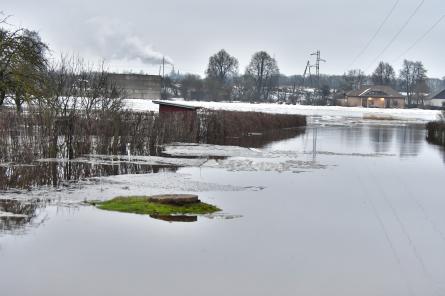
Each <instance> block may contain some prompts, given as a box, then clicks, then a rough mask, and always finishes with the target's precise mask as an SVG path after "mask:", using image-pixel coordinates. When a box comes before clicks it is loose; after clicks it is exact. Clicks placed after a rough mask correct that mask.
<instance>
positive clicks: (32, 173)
mask: <svg viewBox="0 0 445 296" xmlns="http://www.w3.org/2000/svg"><path fill="white" fill-rule="evenodd" d="M176 169H177V168H176V167H172V166H153V165H143V164H135V163H118V164H93V163H87V162H78V161H51V162H33V163H32V164H30V165H7V166H3V167H0V190H8V189H28V190H31V189H32V188H33V187H38V186H53V187H59V186H65V187H66V186H69V185H70V183H73V182H76V181H79V180H85V179H88V178H93V177H104V176H114V175H123V174H147V173H158V172H159V171H176Z"/></svg>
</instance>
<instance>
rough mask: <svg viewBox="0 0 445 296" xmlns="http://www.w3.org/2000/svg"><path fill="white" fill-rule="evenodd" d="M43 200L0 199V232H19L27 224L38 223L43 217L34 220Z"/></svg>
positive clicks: (41, 207)
mask: <svg viewBox="0 0 445 296" xmlns="http://www.w3.org/2000/svg"><path fill="white" fill-rule="evenodd" d="M44 206H45V202H41V201H38V200H33V201H19V200H14V199H0V234H1V233H15V234H17V233H20V232H21V231H23V230H24V229H25V228H26V227H27V226H28V225H31V224H36V225H40V224H41V223H43V222H44V219H42V220H40V221H36V218H37V217H38V216H39V213H40V211H39V210H41V209H43V208H44Z"/></svg>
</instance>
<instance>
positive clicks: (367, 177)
mask: <svg viewBox="0 0 445 296" xmlns="http://www.w3.org/2000/svg"><path fill="white" fill-rule="evenodd" d="M425 138H426V131H425V129H424V126H423V125H417V124H412V123H406V122H399V121H393V122H390V121H372V120H368V121H363V120H358V121H356V120H351V119H342V120H336V121H324V120H323V119H321V118H312V119H311V120H310V124H309V126H308V127H306V128H302V129H299V130H298V131H297V130H295V131H292V132H286V134H277V135H276V136H271V135H261V134H252V135H250V136H249V137H247V138H243V139H239V138H234V139H228V140H227V141H226V144H228V146H222V145H197V144H183V143H182V144H181V143H176V144H173V145H168V146H166V147H165V149H164V150H163V152H162V154H159V155H155V156H132V155H131V154H127V155H122V156H107V155H85V156H82V157H81V158H78V159H75V160H71V161H68V160H55V159H39V160H36V161H33V162H32V163H29V164H26V165H24V164H22V165H19V166H14V165H11V164H6V163H3V164H1V166H0V190H1V200H0V284H1V295H151V294H160V295H175V294H181V295H314V296H315V295H317V296H318V295H338V296H340V295H341V296H345V295H351V296H352V295H354V296H355V295H369V296H371V295H372V296H375V295H391V296H396V295H422V296H424V295H445V215H444V212H445V199H444V194H443V180H444V179H445V154H444V152H443V151H442V150H441V148H440V147H438V146H434V145H431V144H428V143H427V142H426V140H425ZM161 193H193V194H198V195H199V198H200V199H201V200H202V201H204V202H208V203H211V204H214V205H216V206H218V207H219V208H221V209H223V211H222V212H219V213H216V214H211V215H202V216H197V217H195V216H193V217H183V218H182V221H178V222H175V221H170V220H169V219H168V218H165V217H149V216H143V215H135V214H124V213H117V212H107V211H102V210H99V209H96V208H95V207H92V206H88V205H85V204H84V201H85V200H96V199H99V200H105V199H110V198H113V197H115V196H118V195H149V194H161ZM178 220H181V219H178Z"/></svg>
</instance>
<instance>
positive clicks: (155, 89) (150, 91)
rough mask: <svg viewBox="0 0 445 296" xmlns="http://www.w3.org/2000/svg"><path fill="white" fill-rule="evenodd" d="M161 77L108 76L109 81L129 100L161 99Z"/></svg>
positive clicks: (138, 75) (139, 75)
mask: <svg viewBox="0 0 445 296" xmlns="http://www.w3.org/2000/svg"><path fill="white" fill-rule="evenodd" d="M161 79H162V78H161V76H159V75H145V74H110V80H111V82H112V83H115V84H116V86H117V87H118V88H120V89H122V90H123V91H124V92H125V93H126V95H127V97H128V98H129V99H143V100H159V99H161Z"/></svg>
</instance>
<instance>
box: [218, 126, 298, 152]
mask: <svg viewBox="0 0 445 296" xmlns="http://www.w3.org/2000/svg"><path fill="white" fill-rule="evenodd" d="M305 132H306V128H305V127H301V128H293V129H278V130H273V131H268V132H264V133H257V134H255V133H253V134H249V135H247V136H243V137H236V138H235V137H233V138H230V137H227V138H224V139H223V140H224V143H223V144H224V145H230V146H241V147H251V148H263V147H264V146H266V145H268V144H270V143H272V142H276V141H281V140H287V139H292V138H296V137H299V136H301V135H303V134H304V133H305ZM210 144H214V143H210Z"/></svg>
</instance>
